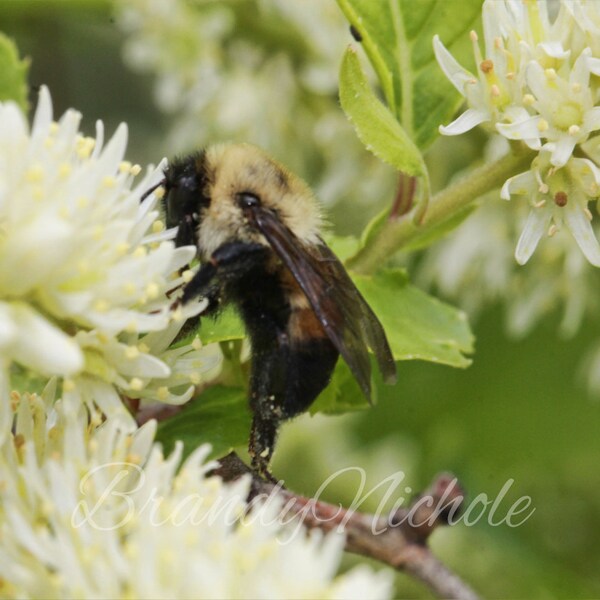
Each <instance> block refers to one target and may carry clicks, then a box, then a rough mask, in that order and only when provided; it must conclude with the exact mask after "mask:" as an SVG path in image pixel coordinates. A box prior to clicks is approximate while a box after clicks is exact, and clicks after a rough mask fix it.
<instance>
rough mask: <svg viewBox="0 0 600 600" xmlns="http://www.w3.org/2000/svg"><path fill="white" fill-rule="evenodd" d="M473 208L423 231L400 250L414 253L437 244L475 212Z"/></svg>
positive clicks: (468, 207) (467, 208)
mask: <svg viewBox="0 0 600 600" xmlns="http://www.w3.org/2000/svg"><path fill="white" fill-rule="evenodd" d="M475 208H476V207H475V206H474V205H471V206H467V207H466V208H463V209H462V210H460V211H459V212H457V213H456V214H455V215H453V216H452V217H450V218H449V219H447V220H446V221H443V222H442V223H440V224H439V225H435V226H434V227H431V228H430V229H427V230H426V231H424V232H423V233H422V234H421V235H419V236H418V237H416V238H414V239H413V240H412V241H411V242H409V243H408V244H406V245H405V246H404V247H403V248H402V250H403V251H405V252H414V251H415V250H421V249H422V248H427V247H428V246H431V244H433V243H434V242H437V241H438V240H440V239H441V238H443V237H445V236H446V235H447V234H448V233H450V232H451V231H453V230H454V229H456V228H457V227H458V226H459V225H460V224H461V223H462V222H463V221H464V220H465V219H466V218H467V217H468V216H469V215H470V214H471V213H472V212H473V211H474V210H475Z"/></svg>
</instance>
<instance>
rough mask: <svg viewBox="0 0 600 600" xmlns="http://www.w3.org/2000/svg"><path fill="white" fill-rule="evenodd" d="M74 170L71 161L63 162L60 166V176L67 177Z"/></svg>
mask: <svg viewBox="0 0 600 600" xmlns="http://www.w3.org/2000/svg"><path fill="white" fill-rule="evenodd" d="M72 170H73V167H72V166H71V165H70V164H69V163H66V162H64V163H61V164H60V165H59V167H58V176H59V177H60V178H61V179H66V178H67V177H68V176H69V175H70V174H71V171H72Z"/></svg>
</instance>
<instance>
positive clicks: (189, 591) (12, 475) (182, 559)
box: [0, 390, 393, 599]
mask: <svg viewBox="0 0 600 600" xmlns="http://www.w3.org/2000/svg"><path fill="white" fill-rule="evenodd" d="M51 396H52V390H46V392H45V394H44V396H43V397H42V398H40V397H37V396H35V395H33V396H29V395H27V394H26V395H24V396H22V397H21V398H20V401H19V406H18V416H17V420H16V426H15V433H14V434H12V435H11V436H10V437H9V439H7V440H6V441H5V443H4V444H3V445H2V446H1V447H0V480H1V481H2V483H3V485H2V486H1V487H0V505H1V506H2V510H1V511H0V531H2V544H1V546H0V582H1V583H0V589H1V595H2V596H3V597H5V598H22V597H30V598H31V597H37V598H40V597H44V598H48V597H52V598H132V597H133V598H248V599H250V598H313V599H317V598H332V599H333V598H340V599H343V598H348V599H352V598H356V599H358V598H373V599H376V598H391V594H392V581H393V576H392V574H391V573H390V572H389V571H381V572H379V573H374V572H373V571H372V570H371V569H369V568H367V567H360V568H356V569H354V570H352V571H350V572H349V573H346V574H344V575H342V576H338V577H336V571H337V569H338V566H339V562H340V559H341V556H342V552H343V545H344V540H343V537H342V536H339V535H337V534H333V535H327V536H326V537H324V536H322V535H320V534H319V533H318V532H316V533H312V534H307V533H306V531H305V530H304V529H300V530H299V531H298V532H297V533H296V534H295V535H292V532H291V531H290V530H289V529H287V528H285V527H284V526H282V525H281V523H280V522H279V520H278V515H279V511H280V505H279V504H278V503H277V502H273V501H270V502H266V503H263V504H260V505H256V506H254V508H253V509H252V511H251V512H250V513H248V514H245V509H246V507H247V505H246V501H245V498H246V496H247V493H248V489H249V481H248V480H246V479H243V480H241V481H239V482H238V483H236V484H233V485H225V484H223V483H222V481H221V480H220V479H219V478H217V477H208V476H207V471H208V470H209V469H210V468H212V467H213V466H214V464H213V463H206V462H205V460H206V456H207V452H208V449H207V448H206V447H201V448H199V449H197V450H196V451H195V452H194V453H192V455H191V456H190V457H189V458H188V459H187V460H186V461H185V462H184V463H183V464H182V465H181V467H180V468H179V469H178V467H179V466H180V462H181V451H182V447H181V444H178V445H177V446H176V449H175V450H174V452H173V453H172V454H171V456H169V457H168V458H164V457H163V455H162V452H161V450H160V446H159V445H157V444H153V437H154V431H155V428H156V425H155V423H154V422H153V421H151V422H149V423H147V424H146V425H144V426H143V427H142V428H140V429H137V430H135V431H130V430H128V429H124V427H123V425H122V423H121V421H120V420H115V419H111V418H108V419H107V420H105V421H104V422H101V421H100V420H99V419H96V418H93V419H92V422H91V424H89V423H88V419H87V415H85V414H81V413H79V415H77V414H76V413H74V412H71V411H67V410H65V409H64V407H63V406H61V402H60V401H59V402H57V403H55V404H54V407H55V408H54V409H50V408H48V406H49V405H50V403H51V400H52V398H51ZM47 411H48V417H47V418H46V412H47Z"/></svg>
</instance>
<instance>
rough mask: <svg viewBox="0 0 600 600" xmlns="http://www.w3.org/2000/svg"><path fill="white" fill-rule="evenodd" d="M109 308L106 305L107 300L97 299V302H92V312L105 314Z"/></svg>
mask: <svg viewBox="0 0 600 600" xmlns="http://www.w3.org/2000/svg"><path fill="white" fill-rule="evenodd" d="M109 308H110V304H109V303H108V300H105V299H104V298H98V300H96V301H95V302H94V310H95V311H96V312H99V313H105V312H106V311H107V310H108V309H109Z"/></svg>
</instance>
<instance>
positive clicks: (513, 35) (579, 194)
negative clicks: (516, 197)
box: [434, 0, 600, 266]
mask: <svg viewBox="0 0 600 600" xmlns="http://www.w3.org/2000/svg"><path fill="white" fill-rule="evenodd" d="M549 4H550V3H548V2H546V1H545V0H535V1H532V2H525V1H518V2H516V1H515V2H513V1H508V0H486V2H485V3H484V5H483V27H484V37H485V57H484V56H483V55H482V53H481V50H480V47H479V42H478V38H477V35H476V34H475V32H471V39H472V41H473V46H474V55H475V62H476V65H477V75H473V74H472V73H470V72H469V71H468V70H466V69H464V68H463V67H462V66H461V65H460V64H459V63H458V62H457V61H456V60H455V59H454V58H453V57H452V56H451V54H450V53H449V52H448V50H447V49H446V48H445V47H444V45H443V44H442V42H441V41H440V39H439V38H438V37H436V38H435V39H434V50H435V54H436V57H437V59H438V62H439V63H440V66H441V67H442V69H443V71H444V73H445V74H446V75H447V76H448V78H449V79H450V81H451V82H452V83H453V84H454V86H455V87H456V88H457V90H458V91H459V92H460V93H461V94H462V95H463V96H464V97H465V99H466V101H467V104H468V109H467V111H466V112H465V113H463V114H462V115H461V116H459V117H458V119H456V120H455V121H454V122H453V123H451V124H450V125H448V126H446V127H441V128H440V131H441V132H442V133H444V134H446V135H456V134H460V133H463V132H465V131H468V130H470V129H472V128H473V127H475V126H476V125H479V124H482V125H484V126H486V127H487V128H488V129H490V130H491V131H494V132H497V133H499V134H500V135H502V136H503V137H505V138H506V139H508V140H513V141H514V140H518V141H521V142H522V143H524V144H526V145H527V146H528V147H529V148H531V149H533V150H535V151H536V152H538V156H537V158H536V159H535V160H534V163H533V165H532V169H531V171H529V172H527V173H523V174H521V175H517V176H516V177H514V178H512V179H511V180H509V181H508V182H507V184H506V185H505V187H504V189H503V197H505V198H507V199H508V198H510V196H511V195H513V194H526V195H527V196H528V198H529V203H530V205H531V212H530V217H529V218H528V219H527V221H526V224H525V229H524V231H523V233H522V235H521V238H520V240H519V242H518V245H517V251H516V257H517V260H518V262H519V263H521V264H522V263H524V262H526V261H527V260H528V259H529V257H530V256H531V254H532V252H533V251H534V250H535V248H536V246H537V244H538V242H539V240H540V238H541V236H542V234H543V233H544V232H547V233H548V234H549V235H550V236H553V235H554V233H555V232H556V231H557V230H559V229H560V228H561V227H562V226H563V225H565V226H566V227H567V228H568V229H569V230H570V232H571V233H572V235H573V237H574V238H575V240H576V242H577V244H578V245H579V247H580V248H581V250H582V252H583V253H584V255H585V256H586V258H587V259H588V260H589V261H590V262H591V263H592V264H593V265H595V266H600V244H599V243H598V241H597V239H596V237H595V235H594V231H593V228H592V225H591V222H590V221H591V218H592V214H591V212H590V211H589V210H588V208H587V204H588V202H589V200H591V199H595V198H597V197H598V195H599V194H600V170H599V169H598V167H597V166H596V164H595V163H594V161H593V160H587V159H583V158H579V157H575V156H574V152H575V151H577V153H578V154H579V155H584V156H585V155H586V152H589V150H588V149H587V147H586V145H587V146H590V145H592V146H595V145H596V144H594V140H595V139H596V138H595V136H596V135H597V132H598V131H599V130H600V105H599V103H598V97H599V94H598V92H599V91H600V87H599V85H598V80H597V78H596V76H598V75H600V44H598V42H597V32H598V31H599V29H598V23H600V5H598V3H596V2H586V1H585V0H573V1H570V2H560V3H558V6H557V9H558V12H557V14H556V15H555V16H554V19H551V17H550V14H549V13H550V7H549ZM588 155H589V156H591V158H594V156H593V155H591V154H588Z"/></svg>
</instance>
